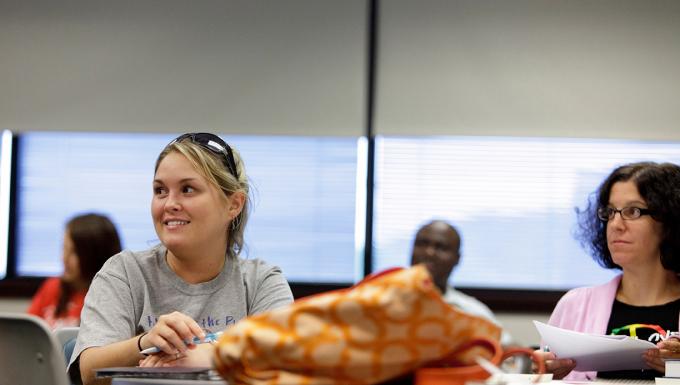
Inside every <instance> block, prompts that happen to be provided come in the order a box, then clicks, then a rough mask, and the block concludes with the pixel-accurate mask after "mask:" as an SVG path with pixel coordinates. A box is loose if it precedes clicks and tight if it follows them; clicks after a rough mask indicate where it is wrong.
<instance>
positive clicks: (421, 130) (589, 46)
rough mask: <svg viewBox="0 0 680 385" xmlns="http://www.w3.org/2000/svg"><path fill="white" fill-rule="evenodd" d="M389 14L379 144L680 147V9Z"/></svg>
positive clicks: (574, 6) (505, 7)
mask: <svg viewBox="0 0 680 385" xmlns="http://www.w3.org/2000/svg"><path fill="white" fill-rule="evenodd" d="M380 4H381V35H380V50H379V58H378V60H379V63H380V66H379V72H378V74H379V77H378V90H377V95H378V99H377V109H376V132H378V133H382V134H396V135H414V134H416V135H428V134H431V135H509V136H562V137H599V138H631V139H640V138H642V139H650V140H676V141H677V140H680V129H678V128H679V127H678V126H679V122H680V87H678V85H679V84H680V72H679V71H678V70H677V69H678V68H680V23H678V22H677V21H678V20H679V18H680V2H677V1H673V0H655V1H645V0H597V1H595V0H579V1H573V0H549V1H546V0H484V1H478V0H422V1H411V0H391V1H382V2H380Z"/></svg>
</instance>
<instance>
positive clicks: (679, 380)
mask: <svg viewBox="0 0 680 385" xmlns="http://www.w3.org/2000/svg"><path fill="white" fill-rule="evenodd" d="M655 381H656V383H657V384H658V385H680V360H666V374H665V375H664V377H657V378H655Z"/></svg>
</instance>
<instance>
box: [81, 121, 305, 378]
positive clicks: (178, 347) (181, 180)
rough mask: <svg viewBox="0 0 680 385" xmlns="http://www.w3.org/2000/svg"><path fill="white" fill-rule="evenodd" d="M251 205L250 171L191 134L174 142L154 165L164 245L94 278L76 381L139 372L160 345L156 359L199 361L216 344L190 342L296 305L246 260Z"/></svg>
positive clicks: (118, 260) (156, 215)
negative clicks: (97, 373)
mask: <svg viewBox="0 0 680 385" xmlns="http://www.w3.org/2000/svg"><path fill="white" fill-rule="evenodd" d="M248 206H249V185H248V178H247V175H246V171H245V168H244V166H243V162H242V160H241V158H240V156H239V154H238V152H236V151H235V150H234V149H232V148H231V147H230V146H229V145H228V144H227V143H225V142H224V141H223V140H222V139H221V138H219V137H218V136H216V135H213V134H209V133H190V134H184V135H181V136H179V137H178V138H176V139H175V140H173V141H172V142H170V144H168V145H167V146H166V147H165V148H164V149H163V151H162V152H161V153H160V155H159V156H158V159H157V161H156V166H155V173H154V180H153V198H152V200H151V217H152V219H153V223H154V227H155V230H156V233H157V235H158V238H159V239H160V244H159V245H157V246H156V247H154V248H152V249H149V250H145V251H141V252H132V251H123V252H122V253H120V254H117V255H116V256H114V257H112V258H111V259H110V260H109V261H108V262H107V263H106V265H105V266H104V267H103V268H102V270H101V271H100V272H99V273H98V274H97V276H96V277H95V279H94V281H93V282H92V285H91V287H90V291H89V293H88V295H87V297H86V299H85V307H84V308H83V313H82V316H81V318H82V321H81V329H80V333H79V334H78V341H77V344H76V347H75V349H74V354H73V356H72V359H71V363H70V365H69V374H70V376H71V379H72V380H73V381H74V382H80V380H81V379H82V382H83V383H85V384H90V383H96V380H95V378H94V370H96V369H97V368H103V367H113V366H135V365H138V364H139V362H140V360H142V359H144V356H143V355H142V354H141V351H142V350H144V349H147V348H150V347H154V346H156V347H158V348H160V350H161V353H160V354H159V355H157V357H164V358H165V359H168V358H170V359H173V360H177V361H178V362H185V363H187V364H190V363H191V362H195V361H196V360H198V361H199V362H202V361H203V360H205V359H206V358H205V357H207V356H208V354H209V348H210V344H201V345H194V344H191V343H189V344H188V345H187V344H185V341H192V340H193V339H194V338H199V339H203V338H204V337H205V335H206V333H208V332H218V331H221V330H223V329H224V328H226V327H228V326H230V325H232V324H234V323H235V322H236V321H238V320H240V319H242V318H245V317H247V316H248V315H251V314H256V313H260V312H263V311H266V310H270V309H273V308H277V307H280V306H284V305H287V304H289V303H291V302H292V300H293V297H292V294H291V291H290V288H289V286H288V283H287V282H286V280H285V278H284V277H283V275H282V274H281V270H280V269H279V268H277V267H273V266H270V265H268V264H266V263H264V262H262V261H260V260H257V259H248V260H245V259H241V258H239V253H240V251H241V250H242V249H243V234H244V231H245V226H246V223H247V220H248ZM199 356H200V358H197V357H199Z"/></svg>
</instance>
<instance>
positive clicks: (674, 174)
mask: <svg viewBox="0 0 680 385" xmlns="http://www.w3.org/2000/svg"><path fill="white" fill-rule="evenodd" d="M627 181H633V182H634V183H635V185H636V186H637V189H638V192H639V193H640V196H641V197H642V198H643V199H644V200H645V202H647V206H648V208H649V209H650V210H651V211H652V218H654V219H655V220H657V221H659V222H661V223H662V225H663V232H664V233H663V236H662V241H661V245H660V250H661V264H662V265H663V267H664V268H665V269H666V270H672V271H674V272H675V273H678V274H680V166H678V165H676V164H672V163H654V162H638V163H630V164H626V165H623V166H620V167H617V168H616V169H615V170H614V171H612V173H611V174H609V176H608V177H607V179H605V180H604V182H602V184H601V185H600V187H599V188H598V189H597V191H595V192H594V193H593V194H592V195H591V198H590V200H589V202H588V207H587V208H586V210H584V211H579V210H577V214H578V219H579V230H578V233H577V237H578V238H579V239H580V241H581V244H582V245H583V246H584V247H585V248H587V249H588V250H589V251H590V252H591V254H592V257H593V259H595V261H597V263H599V264H600V266H602V267H604V268H607V269H621V266H619V265H617V264H616V263H614V261H613V260H612V256H611V253H610V252H609V248H608V247H607V223H606V222H602V221H601V220H600V219H599V218H598V217H597V209H598V208H601V207H607V205H608V204H609V194H610V193H611V189H612V186H613V185H614V183H616V182H627Z"/></svg>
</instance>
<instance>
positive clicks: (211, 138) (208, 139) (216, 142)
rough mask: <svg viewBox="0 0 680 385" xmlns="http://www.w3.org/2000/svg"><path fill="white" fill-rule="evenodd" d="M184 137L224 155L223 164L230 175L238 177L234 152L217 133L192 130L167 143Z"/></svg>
mask: <svg viewBox="0 0 680 385" xmlns="http://www.w3.org/2000/svg"><path fill="white" fill-rule="evenodd" d="M185 139H191V142H192V143H196V144H198V145H199V146H201V147H203V148H205V149H206V150H210V151H211V152H212V153H214V154H217V155H222V156H223V157H224V164H225V165H226V166H227V169H228V170H229V172H230V173H231V175H233V176H235V177H236V179H238V173H237V172H236V161H235V160H234V153H233V152H232V151H231V147H229V145H228V144H227V143H226V142H225V141H224V140H222V138H220V137H219V136H217V135H214V134H210V133H207V132H194V133H190V134H182V135H180V136H178V137H177V138H175V139H174V140H173V141H172V142H170V144H168V146H169V145H171V144H173V143H177V142H181V141H184V140H185Z"/></svg>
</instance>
